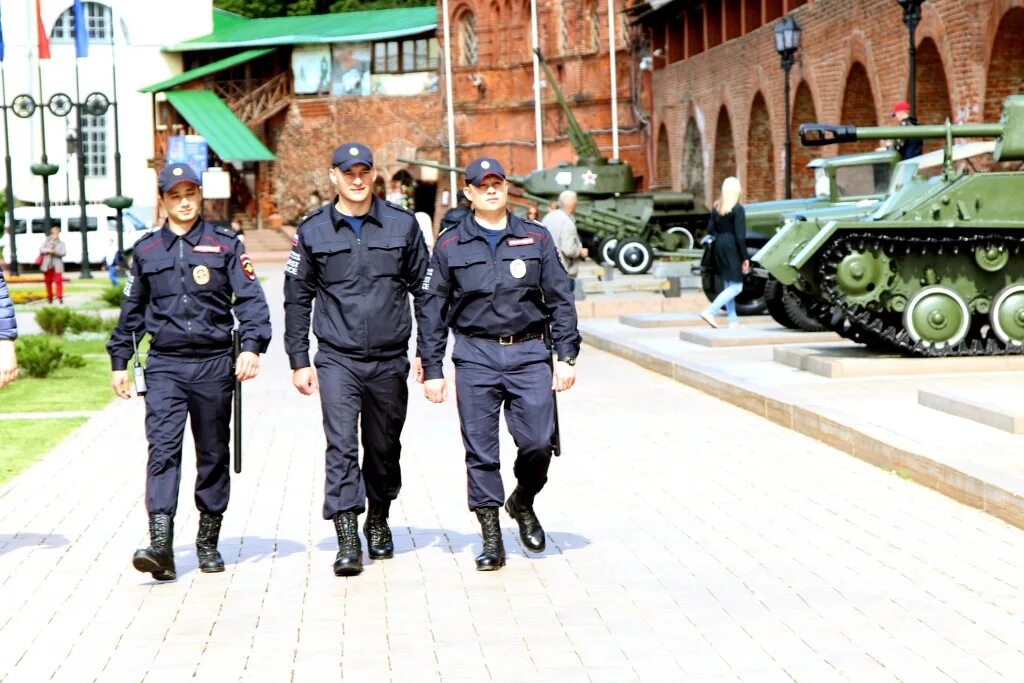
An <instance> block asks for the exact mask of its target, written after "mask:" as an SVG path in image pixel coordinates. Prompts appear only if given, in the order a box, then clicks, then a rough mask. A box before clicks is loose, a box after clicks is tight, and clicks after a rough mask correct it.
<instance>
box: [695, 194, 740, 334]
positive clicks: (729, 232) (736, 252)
mask: <svg viewBox="0 0 1024 683" xmlns="http://www.w3.org/2000/svg"><path fill="white" fill-rule="evenodd" d="M741 192H742V188H741V187H740V181H739V179H738V178H733V177H729V178H726V179H725V181H724V182H723V183H722V194H721V195H720V196H719V197H718V200H717V201H715V203H714V205H712V207H711V216H710V217H709V218H708V228H707V229H708V233H710V234H711V235H714V238H715V239H714V241H713V242H712V243H711V249H712V255H713V256H714V259H715V272H716V273H717V274H718V276H719V277H720V278H721V279H722V284H723V288H722V291H721V292H719V293H718V296H716V297H715V300H714V301H712V302H711V305H710V306H708V307H707V308H706V309H704V310H703V311H701V313H700V317H701V318H703V319H704V321H705V322H707V324H708V325H711V327H718V323H717V322H715V315H717V314H718V312H719V311H720V310H722V307H723V306H724V307H725V311H726V315H727V317H728V320H729V327H738V326H739V324H740V323H739V318H738V317H737V316H736V297H738V296H739V295H740V293H741V292H743V274H744V273H746V272H747V270H748V269H749V268H750V260H749V257H748V256H747V219H746V213H745V212H744V210H743V206H742V205H741V204H740V203H739V202H740V194H741Z"/></svg>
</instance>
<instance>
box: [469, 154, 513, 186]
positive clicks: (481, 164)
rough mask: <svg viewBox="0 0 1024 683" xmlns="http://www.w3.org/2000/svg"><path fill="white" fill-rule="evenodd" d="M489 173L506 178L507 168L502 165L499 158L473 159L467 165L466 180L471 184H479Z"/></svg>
mask: <svg viewBox="0 0 1024 683" xmlns="http://www.w3.org/2000/svg"><path fill="white" fill-rule="evenodd" d="M489 175H496V176H498V177H499V178H501V179H502V180H504V179H505V169H503V168H502V167H501V164H499V163H498V160H497V159H492V158H491V157H480V158H479V159H474V160H473V161H471V162H470V163H469V166H467V167H466V182H467V183H469V184H470V185H479V184H480V183H482V182H483V180H484V178H486V177H487V176H489Z"/></svg>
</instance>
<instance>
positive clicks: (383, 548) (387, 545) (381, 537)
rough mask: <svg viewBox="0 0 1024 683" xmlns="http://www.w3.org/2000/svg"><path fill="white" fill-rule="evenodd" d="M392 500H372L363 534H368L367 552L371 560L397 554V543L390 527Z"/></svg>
mask: <svg viewBox="0 0 1024 683" xmlns="http://www.w3.org/2000/svg"><path fill="white" fill-rule="evenodd" d="M390 511H391V501H389V500H388V501H383V502H381V501H376V500H371V501H370V505H369V507H368V509H367V511H366V521H365V522H364V523H363V535H364V536H366V552H367V553H368V554H369V555H370V559H371V560H386V559H388V558H389V557H394V556H395V543H394V541H393V540H392V539H391V529H389V528H388V512H390Z"/></svg>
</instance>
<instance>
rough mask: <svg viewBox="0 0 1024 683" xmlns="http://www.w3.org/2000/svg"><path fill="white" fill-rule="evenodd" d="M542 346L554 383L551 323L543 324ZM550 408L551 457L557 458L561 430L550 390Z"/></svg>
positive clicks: (555, 396)
mask: <svg viewBox="0 0 1024 683" xmlns="http://www.w3.org/2000/svg"><path fill="white" fill-rule="evenodd" d="M544 345H545V346H546V347H547V349H548V351H549V352H550V353H549V354H548V365H549V366H550V367H551V381H552V382H554V378H555V357H554V354H555V342H554V340H553V339H552V338H551V323H550V322H545V323H544ZM551 407H552V409H553V410H554V414H555V431H554V433H553V434H552V435H551V455H554V456H559V455H561V454H562V428H561V427H560V426H559V424H558V391H556V390H555V389H552V390H551Z"/></svg>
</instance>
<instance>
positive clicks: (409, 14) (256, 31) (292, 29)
mask: <svg viewBox="0 0 1024 683" xmlns="http://www.w3.org/2000/svg"><path fill="white" fill-rule="evenodd" d="M436 30H437V6H436V5H433V4H432V5H430V6H428V7H396V8H392V9H379V10H364V11H361V12H343V13H338V14H312V15H309V16H303V17H272V18H268V19H249V20H247V21H232V22H220V23H215V25H214V31H213V33H210V34H207V35H205V36H200V37H198V38H193V39H191V40H186V41H185V42H182V43H178V44H177V45H173V46H171V47H165V48H163V49H164V51H165V52H184V51H187V50H213V49H221V48H240V47H266V46H270V45H307V44H317V43H365V42H370V41H374V40H392V39H396V38H403V37H406V36H414V35H418V34H420V33H426V32H434V31H436Z"/></svg>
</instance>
